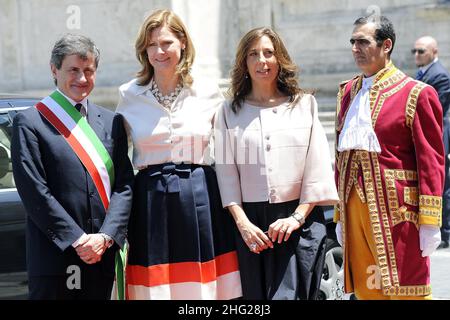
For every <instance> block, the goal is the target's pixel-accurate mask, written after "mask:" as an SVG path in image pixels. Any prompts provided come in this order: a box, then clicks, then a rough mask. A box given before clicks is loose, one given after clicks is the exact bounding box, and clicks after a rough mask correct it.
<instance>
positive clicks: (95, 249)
mask: <svg viewBox="0 0 450 320" xmlns="http://www.w3.org/2000/svg"><path fill="white" fill-rule="evenodd" d="M106 248H107V247H106V244H105V239H104V238H103V237H102V236H101V235H100V234H98V233H91V234H88V235H84V236H83V237H82V238H81V239H80V242H79V244H78V246H77V247H76V248H75V251H76V252H77V254H78V256H79V257H80V259H81V260H83V262H85V263H87V264H94V263H97V262H99V261H100V260H101V259H102V255H103V253H104V252H105V250H106Z"/></svg>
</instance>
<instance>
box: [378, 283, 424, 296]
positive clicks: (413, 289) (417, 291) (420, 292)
mask: <svg viewBox="0 0 450 320" xmlns="http://www.w3.org/2000/svg"><path fill="white" fill-rule="evenodd" d="M383 294H384V295H386V296H428V295H430V294H431V286H430V285H422V286H395V287H390V288H386V289H383Z"/></svg>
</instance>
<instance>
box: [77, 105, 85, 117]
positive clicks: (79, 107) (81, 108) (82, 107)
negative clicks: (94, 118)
mask: <svg viewBox="0 0 450 320" xmlns="http://www.w3.org/2000/svg"><path fill="white" fill-rule="evenodd" d="M75 109H77V110H78V112H79V113H81V115H82V116H83V117H86V108H85V107H84V106H83V105H82V104H81V103H77V104H76V105H75Z"/></svg>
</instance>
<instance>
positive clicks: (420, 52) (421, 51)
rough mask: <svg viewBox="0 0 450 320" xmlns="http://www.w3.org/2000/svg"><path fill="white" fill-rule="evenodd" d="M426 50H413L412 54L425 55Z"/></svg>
mask: <svg viewBox="0 0 450 320" xmlns="http://www.w3.org/2000/svg"><path fill="white" fill-rule="evenodd" d="M425 51H426V50H425V49H411V53H412V54H416V52H417V53H418V54H424V53H425Z"/></svg>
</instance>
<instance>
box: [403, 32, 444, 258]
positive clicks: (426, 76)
mask: <svg viewBox="0 0 450 320" xmlns="http://www.w3.org/2000/svg"><path fill="white" fill-rule="evenodd" d="M411 52H412V54H414V60H415V63H416V65H417V67H418V68H419V70H418V71H417V75H416V79H417V80H420V81H422V82H425V83H427V84H429V85H431V86H432V87H433V88H434V89H435V90H436V91H437V93H438V95H439V101H440V102H441V105H442V109H443V115H444V119H443V133H444V147H445V154H446V155H447V157H446V159H445V170H446V172H445V185H444V194H443V205H442V227H441V238H442V241H441V244H440V245H439V247H438V248H439V249H441V248H448V247H449V238H450V161H449V159H448V155H449V153H450V74H449V72H448V71H447V70H446V69H445V68H444V66H443V65H442V64H441V62H440V61H439V59H438V44H437V41H436V40H435V39H434V38H432V37H430V36H425V37H421V38H419V39H417V40H416V42H415V44H414V49H412V50H411Z"/></svg>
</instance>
